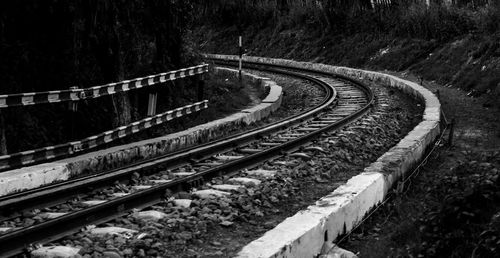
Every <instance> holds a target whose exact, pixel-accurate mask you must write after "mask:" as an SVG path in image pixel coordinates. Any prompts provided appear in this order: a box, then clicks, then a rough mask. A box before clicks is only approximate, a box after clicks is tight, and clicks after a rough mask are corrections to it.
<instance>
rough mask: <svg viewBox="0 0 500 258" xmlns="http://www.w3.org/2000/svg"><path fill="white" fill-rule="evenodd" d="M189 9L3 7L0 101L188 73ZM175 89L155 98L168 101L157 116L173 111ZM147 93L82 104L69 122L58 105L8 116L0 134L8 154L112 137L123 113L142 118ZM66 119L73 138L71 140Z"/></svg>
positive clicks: (174, 0) (113, 3) (149, 4)
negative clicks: (108, 134)
mask: <svg viewBox="0 0 500 258" xmlns="http://www.w3.org/2000/svg"><path fill="white" fill-rule="evenodd" d="M192 8H193V6H192V2H191V1H178V0H165V1H164V0H151V1H140V0H99V1H96V0H71V1H59V0H46V1H37V0H21V1H2V2H0V60H2V61H1V62H0V80H1V81H2V86H1V87H0V94H10V93H18V92H31V91H46V90H58V89H67V88H69V87H71V86H74V85H78V86H79V87H90V86H95V85H100V84H104V83H110V82H113V81H118V80H124V79H128V78H134V77H138V76H145V75H149V74H153V73H159V72H165V71H168V70H172V69H176V68H180V67H183V66H187V65H189V63H187V61H191V62H192V61H193V60H194V59H193V58H192V54H190V53H186V52H185V51H189V49H187V48H184V47H183V45H184V44H183V35H184V33H185V32H186V29H187V25H188V24H189V22H190V20H191V17H192V15H191V14H192V13H191V11H192ZM176 86H177V89H179V88H180V87H183V85H182V84H181V85H176ZM177 89H174V88H173V87H162V88H161V90H160V92H159V95H160V98H161V96H167V98H166V99H163V100H162V102H161V103H163V104H164V105H163V106H162V107H160V110H159V111H164V110H167V109H171V108H172V107H173V105H175V104H177V103H174V101H173V100H174V99H176V98H174V97H172V96H171V95H176V96H177V95H178V94H179V92H182V89H181V90H177ZM148 93H149V90H142V91H136V92H134V95H130V99H129V95H128V94H121V95H116V96H115V97H113V99H111V98H107V97H105V98H99V99H97V100H95V101H94V100H92V101H84V102H81V103H79V112H78V113H77V114H67V106H66V105H62V104H61V105H59V104H54V105H52V104H51V105H42V106H37V107H36V108H35V107H33V108H13V109H10V108H9V109H5V110H2V116H3V117H4V118H5V119H4V120H5V126H2V125H1V124H0V127H2V129H3V128H4V127H5V129H6V138H7V145H8V149H9V152H10V153H12V152H15V151H20V150H26V149H29V148H33V147H42V146H46V145H50V144H56V143H62V142H66V141H67V140H68V139H69V138H74V139H76V138H83V137H85V136H89V135H92V134H96V133H99V132H102V131H105V130H108V129H111V128H113V127H114V126H116V121H114V120H116V117H118V116H120V115H121V114H123V113H126V112H128V113H129V116H128V119H133V120H138V119H140V118H142V117H144V115H145V114H144V113H143V112H141V110H140V107H141V106H142V103H143V102H145V101H146V100H147V95H148ZM165 100H166V101H165ZM125 106H129V110H124V107H125ZM70 117H75V120H76V125H75V126H76V127H79V130H78V131H79V132H80V134H79V135H77V136H73V137H72V136H71V132H70V131H71V130H70V128H69V127H70V126H69V124H70V123H69V122H68V119H69V118H70ZM89 125H92V126H89ZM21 128H23V129H24V130H20V129H21ZM0 133H1V132H0ZM15 139H19V140H15Z"/></svg>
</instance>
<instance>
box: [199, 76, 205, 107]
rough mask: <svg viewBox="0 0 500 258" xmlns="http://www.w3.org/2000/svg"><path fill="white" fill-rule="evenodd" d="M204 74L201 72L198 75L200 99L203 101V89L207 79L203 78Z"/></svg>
mask: <svg viewBox="0 0 500 258" xmlns="http://www.w3.org/2000/svg"><path fill="white" fill-rule="evenodd" d="M203 79H204V78H203V74H200V75H199V76H198V101H202V100H203V97H204V96H203V91H204V88H205V81H204V80H203Z"/></svg>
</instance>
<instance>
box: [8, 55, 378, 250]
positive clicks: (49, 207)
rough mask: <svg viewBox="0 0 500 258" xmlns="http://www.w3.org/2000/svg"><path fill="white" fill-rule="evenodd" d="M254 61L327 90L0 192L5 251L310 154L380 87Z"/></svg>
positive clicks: (364, 108)
mask: <svg viewBox="0 0 500 258" xmlns="http://www.w3.org/2000/svg"><path fill="white" fill-rule="evenodd" d="M225 64H226V65H228V64H229V63H225ZM247 65H250V66H253V68H255V69H263V70H266V71H268V72H272V73H278V74H284V75H288V76H294V77H298V78H301V79H304V80H307V81H310V82H312V83H314V84H315V85H317V86H318V87H321V88H322V89H323V90H324V92H325V96H324V98H323V99H321V100H319V99H318V100H316V103H317V105H315V106H314V107H313V108H310V109H308V110H306V111H304V112H302V113H300V114H297V115H294V116H292V117H288V118H286V119H283V120H281V121H278V122H275V123H272V124H269V125H266V126H264V127H260V128H256V129H253V130H251V131H248V132H244V133H240V134H237V135H234V136H231V137H228V138H224V139H221V140H218V141H214V142H211V143H207V144H203V145H200V146H196V147H193V148H190V149H187V150H182V151H179V152H175V153H172V154H169V155H165V156H161V157H158V158H155V159H151V160H146V161H143V162H139V163H137V164H133V165H130V166H126V167H123V168H119V169H114V170H111V171H106V172H103V173H100V174H96V175H91V176H87V177H82V178H78V179H74V180H70V181H66V182H61V183H57V184H53V185H50V186H46V187H41V188H38V189H33V190H28V191H24V192H20V193H17V194H11V195H8V196H4V197H1V198H0V216H1V217H0V228H1V227H10V228H11V229H10V230H8V231H5V232H4V233H3V234H2V233H0V256H11V255H16V254H20V253H23V252H27V251H29V250H30V249H32V248H33V246H32V245H33V244H43V243H47V242H51V241H54V240H56V239H58V238H61V237H63V236H66V235H69V234H72V233H75V232H78V231H80V230H81V229H82V228H83V227H85V226H87V225H89V224H99V223H103V222H106V221H109V220H111V219H113V218H116V217H118V216H121V215H123V214H125V213H127V212H129V211H131V210H133V209H142V208H145V207H150V206H152V205H155V204H157V203H159V202H162V201H163V200H165V199H168V198H169V197H170V196H171V195H172V193H175V192H180V191H189V190H190V189H192V188H197V187H202V186H203V185H204V183H205V182H209V181H210V180H211V179H213V178H217V177H221V176H225V177H230V176H233V175H235V174H237V173H238V172H239V171H241V170H242V169H246V168H252V167H255V166H257V165H258V164H261V163H262V162H264V161H267V160H270V159H274V158H277V157H280V156H283V155H290V156H295V157H304V158H305V157H307V154H305V153H303V152H301V151H300V149H301V148H302V149H307V148H309V149H314V148H315V147H314V146H310V145H309V146H308V147H304V146H305V145H307V144H310V143H311V141H312V140H313V139H314V138H315V137H318V136H319V135H321V134H322V133H324V132H327V131H331V130H335V129H338V128H340V127H342V126H344V125H346V124H348V123H350V122H352V121H354V120H356V119H357V118H359V117H360V116H362V115H363V114H364V113H366V112H367V111H368V110H369V109H370V107H371V106H372V104H373V103H374V95H373V93H372V91H371V90H370V89H369V88H368V87H367V86H365V85H363V84H361V83H359V82H357V81H355V80H352V79H349V78H346V77H342V76H337V75H333V74H329V73H320V72H314V71H309V70H301V69H295V68H290V67H281V66H276V65H273V66H269V65H262V64H255V63H254V64H247ZM226 188H227V186H226ZM218 189H219V190H224V187H219V188H218ZM103 196H106V197H107V198H103ZM34 218H36V220H35V219H34Z"/></svg>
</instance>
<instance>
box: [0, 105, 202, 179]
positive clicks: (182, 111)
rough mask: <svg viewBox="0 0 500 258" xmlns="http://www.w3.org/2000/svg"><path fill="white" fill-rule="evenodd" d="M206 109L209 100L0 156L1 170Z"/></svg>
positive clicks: (47, 157) (56, 155)
mask: <svg viewBox="0 0 500 258" xmlns="http://www.w3.org/2000/svg"><path fill="white" fill-rule="evenodd" d="M206 108H208V100H203V101H200V102H196V103H194V104H191V105H187V106H184V107H180V108H176V109H174V110H170V111H167V112H165V113H162V114H158V115H155V116H151V117H147V118H145V119H142V120H139V121H136V122H133V123H131V124H129V125H126V126H121V127H118V128H115V129H113V130H110V131H106V132H104V133H101V134H98V135H94V136H90V137H87V138H85V139H82V140H80V141H74V142H68V143H63V144H59V145H55V146H49V147H44V148H39V149H35V150H28V151H23V152H18V153H14V154H9V155H3V156H0V170H6V169H10V168H14V167H19V166H24V165H28V164H33V163H36V162H40V161H46V160H50V159H54V158H58V157H63V156H67V155H71V154H75V153H77V152H82V151H85V150H89V149H93V148H95V147H98V146H100V145H102V144H105V143H109V142H112V141H114V140H117V139H120V138H123V137H126V136H129V135H132V134H134V133H137V132H139V131H142V130H145V129H147V128H150V127H152V126H155V125H159V124H162V123H165V122H167V121H170V120H173V119H175V118H179V117H182V116H185V115H188V114H191V113H194V112H198V111H200V110H203V109H206Z"/></svg>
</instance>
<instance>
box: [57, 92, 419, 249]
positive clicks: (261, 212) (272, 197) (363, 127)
mask: <svg viewBox="0 0 500 258" xmlns="http://www.w3.org/2000/svg"><path fill="white" fill-rule="evenodd" d="M377 91H379V93H380V94H381V95H383V96H385V97H384V98H383V100H382V99H381V100H380V101H381V102H383V104H389V105H380V106H378V107H377V109H376V110H374V111H373V112H372V113H371V114H369V115H367V117H365V118H364V119H362V120H360V121H358V122H356V123H353V124H352V125H351V126H349V127H346V128H344V129H342V130H340V131H337V132H332V133H328V134H325V135H323V136H322V137H321V138H320V139H318V141H317V142H315V143H313V145H314V146H316V147H319V148H318V149H315V150H314V149H313V150H310V151H308V152H306V153H307V154H308V155H309V156H310V157H306V158H304V157H292V156H285V157H282V158H279V159H278V160H275V161H273V162H268V163H266V164H263V165H262V166H261V167H260V168H262V169H266V170H271V171H275V172H276V174H275V175H274V176H273V177H269V178H261V183H260V184H258V185H253V186H248V187H246V188H241V189H239V190H237V191H235V192H233V193H232V194H231V195H229V196H222V197H219V198H216V199H204V198H199V197H197V196H194V195H192V194H190V193H179V194H176V195H174V196H172V197H173V199H172V201H169V202H166V203H162V204H159V205H157V206H155V207H153V208H154V210H156V211H162V212H164V213H165V214H167V216H166V217H163V218H160V219H158V220H144V219H140V218H138V217H137V216H135V215H134V214H135V213H133V214H131V215H130V216H127V217H124V218H120V219H117V220H115V221H112V222H110V223H109V224H108V225H109V226H122V227H126V228H129V229H134V230H137V231H138V232H139V234H133V235H132V236H131V235H130V234H117V235H107V236H96V235H93V234H89V232H88V231H83V232H81V233H79V234H76V235H74V236H72V237H68V238H65V239H63V240H61V242H60V243H61V244H63V245H69V246H78V247H82V249H81V250H80V255H82V256H83V257H100V256H102V255H105V256H108V257H123V256H124V257H156V256H161V257H230V256H233V255H234V254H236V252H237V251H238V250H239V249H240V248H241V247H242V246H243V245H245V244H246V243H248V242H250V241H252V240H253V239H255V238H257V237H259V236H260V235H262V234H263V233H264V232H265V231H267V230H269V229H271V228H273V227H274V226H275V225H277V224H278V223H279V222H281V221H282V220H283V219H285V218H286V217H288V216H291V215H293V214H295V213H296V212H297V211H299V210H301V209H304V208H305V207H307V206H308V205H310V204H311V203H313V202H314V201H315V200H317V199H318V198H319V197H321V196H324V195H325V194H327V193H329V192H331V191H333V190H334V189H335V188H336V187H337V186H339V185H341V184H343V183H345V181H347V180H348V179H349V178H350V177H352V176H354V175H356V174H358V173H359V171H362V169H363V168H364V167H365V166H366V165H367V164H369V163H370V162H373V161H374V160H375V159H377V158H378V157H379V156H380V155H382V154H383V153H384V152H385V151H386V150H387V149H389V148H390V147H391V146H393V145H394V144H396V143H397V142H398V139H400V138H402V137H403V136H404V135H406V134H407V132H408V131H409V130H411V129H412V128H413V127H414V126H415V125H416V123H418V121H419V120H420V116H421V112H422V106H421V105H419V104H416V103H415V102H412V101H411V100H410V99H409V98H408V97H407V96H404V95H402V94H400V93H399V92H395V91H393V90H389V89H386V88H380V87H377ZM389 96H390V98H389ZM408 103H411V104H408ZM382 121H383V122H382ZM380 122H382V123H380ZM376 127H380V128H381V129H382V130H380V131H381V132H382V133H377V134H374V133H373V131H374V130H377V128H376ZM245 173H246V172H245V171H243V172H242V175H244V174H245ZM226 180H227V179H225V178H218V179H215V180H213V181H212V182H210V183H211V184H220V183H224V182H225V181H226ZM205 187H208V186H204V187H202V189H203V188H205ZM174 198H175V199H193V201H192V202H191V204H190V206H188V207H182V206H178V205H176V204H175V201H174Z"/></svg>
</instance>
